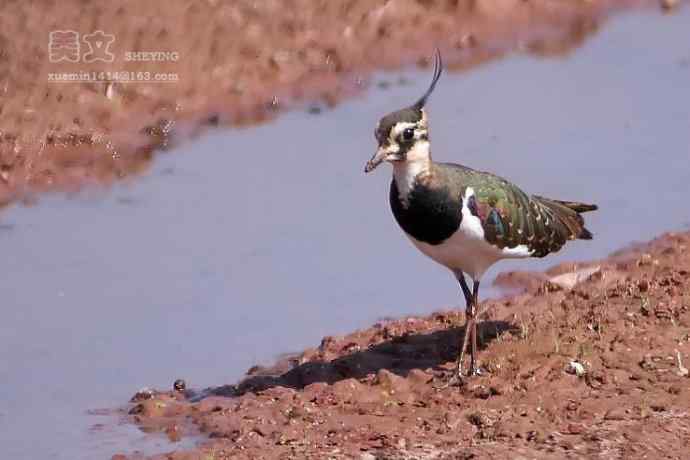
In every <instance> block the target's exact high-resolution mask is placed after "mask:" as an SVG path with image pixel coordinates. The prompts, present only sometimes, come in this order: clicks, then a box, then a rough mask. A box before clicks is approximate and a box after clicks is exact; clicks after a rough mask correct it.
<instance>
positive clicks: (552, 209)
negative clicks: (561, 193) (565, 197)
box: [532, 196, 597, 240]
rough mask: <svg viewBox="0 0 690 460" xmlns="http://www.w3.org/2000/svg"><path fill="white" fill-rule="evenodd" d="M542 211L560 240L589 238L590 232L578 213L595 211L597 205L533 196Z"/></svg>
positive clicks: (590, 237)
mask: <svg viewBox="0 0 690 460" xmlns="http://www.w3.org/2000/svg"><path fill="white" fill-rule="evenodd" d="M532 199H533V200H534V201H536V202H537V203H538V204H539V205H540V207H541V208H542V210H543V211H544V213H545V214H546V215H547V216H549V218H550V220H551V221H552V225H553V227H552V228H553V229H554V230H555V231H556V233H557V234H558V236H559V237H560V239H562V240H574V239H581V240H591V239H592V233H591V232H590V231H589V230H587V229H586V228H585V220H584V219H583V218H582V216H581V215H580V213H583V212H589V211H595V210H596V209H597V205H595V204H585V203H578V202H574V201H560V200H552V199H549V198H544V197H541V196H533V197H532Z"/></svg>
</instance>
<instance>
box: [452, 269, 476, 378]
mask: <svg viewBox="0 0 690 460" xmlns="http://www.w3.org/2000/svg"><path fill="white" fill-rule="evenodd" d="M456 276H457V278H458V281H459V282H460V287H462V293H463V294H464V295H465V327H464V328H463V330H462V337H461V339H460V349H459V350H458V361H457V374H456V375H457V377H458V379H460V380H462V377H463V372H462V364H463V362H464V361H465V350H467V342H468V340H467V339H468V338H469V337H470V336H471V335H472V332H471V331H472V329H473V327H474V302H473V300H474V298H473V296H472V293H471V292H470V288H469V287H468V286H467V281H465V275H464V274H463V273H462V272H460V273H458V274H456Z"/></svg>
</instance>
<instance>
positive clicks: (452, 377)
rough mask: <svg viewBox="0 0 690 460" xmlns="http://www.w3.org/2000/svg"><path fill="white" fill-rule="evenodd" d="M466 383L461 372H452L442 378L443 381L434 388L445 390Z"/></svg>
mask: <svg viewBox="0 0 690 460" xmlns="http://www.w3.org/2000/svg"><path fill="white" fill-rule="evenodd" d="M464 385H465V378H464V376H463V375H462V373H461V372H451V373H450V374H449V375H447V376H444V377H442V378H441V382H440V383H439V384H437V385H434V390H445V389H446V388H450V387H460V388H462V387H463V386H464Z"/></svg>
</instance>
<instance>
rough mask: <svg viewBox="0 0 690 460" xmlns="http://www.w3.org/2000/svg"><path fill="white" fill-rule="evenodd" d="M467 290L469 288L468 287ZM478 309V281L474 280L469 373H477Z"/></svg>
mask: <svg viewBox="0 0 690 460" xmlns="http://www.w3.org/2000/svg"><path fill="white" fill-rule="evenodd" d="M468 291H469V289H468ZM478 311H479V281H474V284H473V285H472V329H471V331H470V334H471V338H470V340H471V348H470V375H475V374H476V373H477V315H476V313H477V312H478Z"/></svg>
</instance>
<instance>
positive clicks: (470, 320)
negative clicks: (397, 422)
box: [437, 271, 475, 389]
mask: <svg viewBox="0 0 690 460" xmlns="http://www.w3.org/2000/svg"><path fill="white" fill-rule="evenodd" d="M455 277H456V278H457V279H458V281H459V282H460V287H461V288H462V293H463V294H464V296H465V303H466V307H465V327H464V328H463V329H462V336H461V337H460V349H459V350H458V360H457V367H456V371H455V373H454V374H453V375H452V376H451V377H450V379H449V380H448V381H447V382H446V383H445V384H443V385H441V386H439V387H437V389H443V388H447V387H449V386H452V385H462V379H463V377H464V376H463V372H462V363H463V360H464V358H465V349H467V344H468V338H469V335H471V334H468V332H467V331H468V330H471V329H472V328H473V327H474V319H475V314H474V313H475V308H474V303H473V299H474V297H473V296H472V292H470V288H469V286H467V281H465V275H464V273H462V272H461V271H458V272H455Z"/></svg>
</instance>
